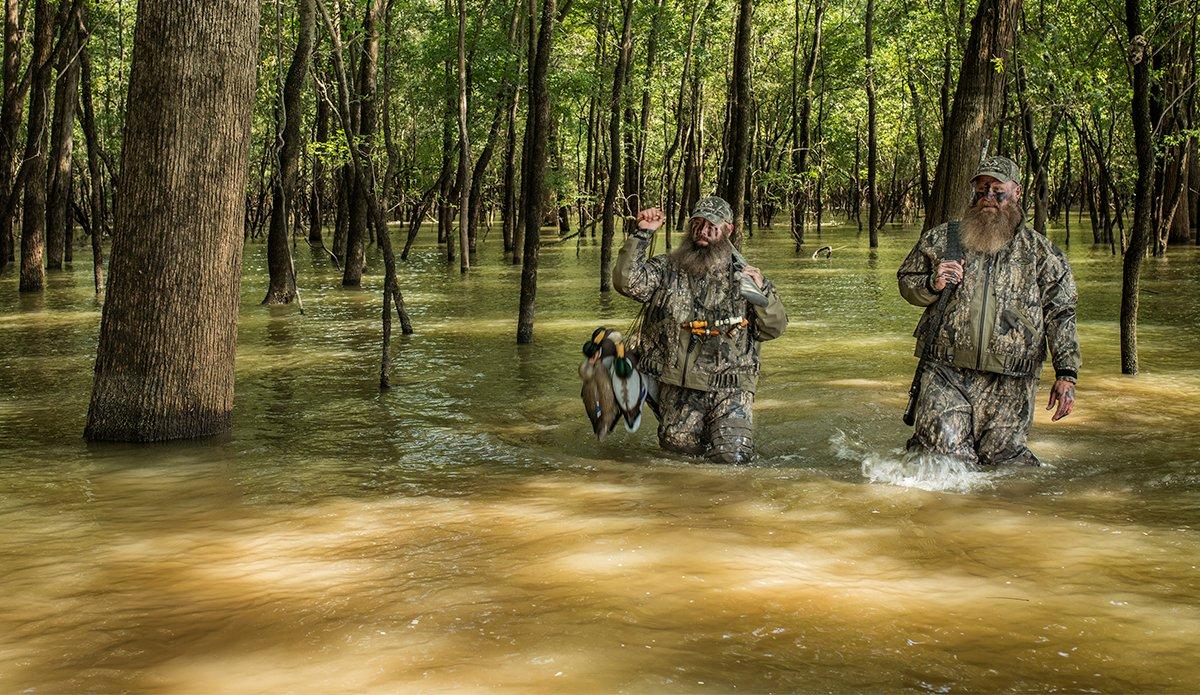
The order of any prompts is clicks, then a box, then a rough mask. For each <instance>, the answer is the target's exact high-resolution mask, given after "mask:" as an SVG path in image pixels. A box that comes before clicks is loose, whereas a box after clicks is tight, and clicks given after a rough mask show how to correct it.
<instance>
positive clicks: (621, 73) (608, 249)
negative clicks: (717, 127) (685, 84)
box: [600, 0, 633, 292]
mask: <svg viewBox="0 0 1200 695" xmlns="http://www.w3.org/2000/svg"><path fill="white" fill-rule="evenodd" d="M621 17H622V20H621V21H622V24H621V45H620V46H618V47H617V65H616V67H615V68H614V69H613V86H612V101H611V103H610V104H609V115H608V148H609V150H608V183H607V186H606V187H605V189H604V209H603V211H602V212H601V213H600V215H601V218H600V224H601V225H602V226H601V230H602V232H601V236H600V291H601V292H608V291H609V290H611V289H612V252H613V237H614V236H615V235H616V230H615V228H614V222H615V220H614V219H613V217H614V216H615V215H616V214H617V192H618V191H620V190H621V173H622V172H621V161H622V160H621V92H622V90H623V89H624V87H625V72H626V71H627V70H628V69H629V56H630V53H631V52H632V43H633V37H632V26H633V0H622V2H621Z"/></svg>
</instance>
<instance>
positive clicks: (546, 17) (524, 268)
mask: <svg viewBox="0 0 1200 695" xmlns="http://www.w3.org/2000/svg"><path fill="white" fill-rule="evenodd" d="M570 1H571V0H567V3H568V5H569V3H570ZM554 14H555V0H542V9H541V15H540V21H539V15H538V8H537V2H536V0H529V41H530V42H531V48H530V55H531V57H532V58H533V60H532V61H531V62H530V64H529V108H528V114H527V115H526V121H525V133H526V142H527V143H528V145H529V147H528V149H527V151H526V157H525V158H524V160H523V162H522V164H523V167H522V168H523V171H522V172H521V188H522V191H521V199H522V200H523V201H524V202H525V206H526V210H525V212H524V220H525V238H524V242H523V243H524V255H523V257H522V261H521V304H520V308H519V310H518V315H517V343H521V344H523V343H531V342H533V317H534V312H535V311H536V308H537V303H536V302H537V271H538V255H539V250H540V249H541V238H540V232H541V226H542V199H543V196H542V189H543V187H544V185H545V171H546V124H547V122H548V121H549V118H550V95H549V93H548V90H547V86H546V74H547V73H548V72H549V70H550V51H551V47H552V46H553V41H554ZM534 41H536V44H533V43H532V42H534Z"/></svg>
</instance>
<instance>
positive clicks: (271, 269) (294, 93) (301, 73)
mask: <svg viewBox="0 0 1200 695" xmlns="http://www.w3.org/2000/svg"><path fill="white" fill-rule="evenodd" d="M316 30H317V13H316V7H315V4H314V0H297V2H296V50H295V52H294V53H292V64H291V65H290V66H289V67H288V72H287V77H286V78H285V79H284V83H283V94H282V95H281V96H280V102H281V103H279V104H276V107H275V109H276V111H275V113H276V128H277V129H278V131H279V133H280V143H279V152H278V157H279V159H278V164H277V167H278V175H276V177H275V186H274V190H273V191H272V192H271V230H270V231H269V232H268V233H267V271H268V273H269V274H270V278H271V280H270V286H269V287H268V288H267V296H266V297H264V298H263V301H262V303H263V304H291V303H292V302H293V301H294V300H295V299H296V266H295V263H294V262H293V260H292V247H291V245H290V244H288V221H289V220H290V219H291V212H292V208H293V203H294V198H295V195H296V172H297V171H298V170H299V167H300V122H301V121H302V120H303V112H302V110H301V109H302V104H301V103H300V98H301V96H303V94H302V93H303V91H304V80H305V78H306V77H307V76H308V63H309V59H310V57H311V56H312V51H313V41H314V39H315V37H316ZM318 234H319V231H318Z"/></svg>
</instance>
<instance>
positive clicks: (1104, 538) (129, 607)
mask: <svg viewBox="0 0 1200 695" xmlns="http://www.w3.org/2000/svg"><path fill="white" fill-rule="evenodd" d="M494 236H495V235H493V237H494ZM912 239H913V232H912V231H901V230H893V231H889V232H888V233H886V234H885V235H884V238H883V246H882V248H881V249H880V250H879V252H878V255H877V256H875V257H874V258H872V257H871V255H869V254H868V252H867V249H866V248H865V247H866V240H865V238H862V239H860V238H859V237H857V236H856V235H855V233H854V231H853V230H847V229H826V230H824V232H823V239H822V243H824V244H831V245H833V246H834V247H835V248H836V249H838V250H837V251H836V252H835V254H834V257H833V258H832V259H829V260H812V258H811V252H812V249H807V250H806V251H805V252H802V253H801V254H799V255H793V254H792V253H791V244H790V242H789V241H788V238H787V235H786V233H784V232H783V231H768V232H767V234H766V236H765V237H764V236H762V235H761V234H760V236H759V237H758V238H755V239H753V240H751V241H750V242H749V244H748V255H749V257H750V258H751V260H752V262H755V263H756V264H757V265H760V266H761V267H763V268H764V270H765V272H766V273H767V274H768V275H770V276H771V277H772V278H774V279H775V280H776V282H777V284H778V285H779V286H780V288H781V292H782V294H783V296H784V298H785V302H786V303H787V305H788V308H789V313H790V315H791V317H792V325H791V328H790V329H789V332H788V333H787V334H786V335H785V336H784V337H783V338H781V339H780V340H778V341H775V342H773V343H769V344H767V345H766V346H765V347H764V350H763V352H764V376H763V379H762V385H761V388H760V392H759V394H758V406H757V413H756V422H757V427H758V438H759V442H760V449H761V452H762V455H763V456H762V459H761V460H760V461H759V462H758V463H757V464H756V465H754V466H750V467H745V468H723V467H719V466H713V465H709V464H706V463H699V462H694V461H689V460H686V459H682V458H678V457H672V456H667V455H664V454H662V453H661V452H659V450H658V449H657V447H656V445H655V439H654V432H653V427H643V428H642V430H641V431H639V432H638V433H636V434H633V435H630V434H628V433H625V432H623V431H621V432H619V433H617V434H615V435H614V436H612V437H610V438H608V439H607V440H606V441H605V442H604V443H603V444H597V443H595V441H594V438H593V437H592V436H591V430H590V426H589V425H588V422H587V420H586V418H584V417H583V413H582V412H580V411H581V407H580V404H579V401H578V396H577V394H578V377H577V376H576V367H577V366H578V360H579V359H580V356H579V355H578V349H579V348H578V345H579V344H580V343H581V342H582V340H583V338H585V337H586V336H587V335H588V334H590V331H591V329H592V328H593V327H595V326H596V325H599V324H601V323H604V324H607V325H611V326H623V325H625V324H626V323H627V322H628V321H629V320H630V319H631V318H632V315H633V313H634V308H635V307H634V306H633V305H632V303H630V302H628V301H626V300H624V299H622V298H619V297H615V298H608V299H604V298H600V297H599V296H597V293H596V292H595V290H594V288H595V284H596V283H595V281H594V280H595V274H596V272H597V271H596V268H597V266H598V255H599V253H598V249H597V248H596V247H595V246H593V245H592V244H591V242H590V240H589V241H588V242H585V245H584V246H583V247H582V250H581V252H580V254H579V255H578V257H577V256H576V253H575V248H574V244H573V243H571V244H565V245H549V246H546V247H545V248H544V249H543V251H542V259H543V269H542V272H541V273H540V284H541V286H540V288H539V290H540V291H539V296H538V301H539V307H538V310H539V313H538V323H537V329H536V331H537V336H536V342H535V343H534V344H533V345H529V346H523V347H521V348H517V347H516V346H515V345H514V344H513V339H512V338H513V334H514V323H515V315H516V306H517V281H518V276H519V270H518V269H515V268H513V267H512V266H510V265H507V264H505V263H503V262H502V261H501V259H500V258H499V251H498V249H497V242H496V239H493V240H492V241H490V242H488V243H486V244H484V245H483V246H482V247H481V248H482V252H483V253H482V254H481V256H480V258H479V265H478V266H477V267H476V268H474V269H473V270H472V272H471V274H470V275H469V276H468V277H466V278H462V277H460V275H459V273H458V270H457V268H454V267H448V266H446V265H445V264H444V262H443V261H442V260H441V258H440V256H439V254H438V253H437V250H436V249H435V248H433V247H431V246H425V247H421V248H419V250H418V251H417V253H415V254H414V257H413V260H412V261H411V262H410V263H409V264H407V265H406V266H404V271H403V278H402V280H403V290H404V292H405V297H406V299H407V300H408V301H409V303H410V311H411V313H412V315H413V321H414V324H415V326H416V328H417V334H416V335H414V336H411V337H404V338H399V339H398V340H397V341H396V344H397V353H396V360H395V365H396V371H395V375H394V380H393V383H394V384H396V387H395V388H393V389H392V391H391V392H389V393H387V394H380V393H379V392H378V391H377V390H376V388H375V384H376V375H377V372H376V370H377V359H378V355H377V349H378V344H379V326H378V302H379V297H378V289H379V287H378V285H379V283H380V282H381V276H380V274H379V272H378V271H379V269H378V268H373V270H374V271H375V272H374V273H373V274H370V275H368V277H367V278H365V280H364V281H365V282H366V283H367V286H368V289H367V290H364V291H356V290H345V289H342V288H341V287H340V286H339V280H340V274H338V273H337V271H336V270H335V269H332V268H328V267H326V266H325V265H323V263H324V261H323V260H322V259H320V258H319V257H318V258H317V260H315V261H313V263H314V264H315V265H314V266H311V267H305V268H301V269H300V271H301V272H300V275H301V282H302V286H301V291H302V293H303V296H304V299H305V308H306V314H305V315H303V316H301V315H299V314H298V313H296V312H295V311H294V310H291V309H287V308H284V309H277V308H273V309H268V308H265V307H260V306H259V305H258V300H259V299H260V298H261V296H262V293H263V290H264V287H265V271H264V266H265V262H264V257H265V253H264V249H263V248H262V247H259V246H253V247H250V248H248V250H247V257H246V267H247V274H246V280H245V283H244V286H243V303H242V314H241V319H240V328H239V349H238V363H237V369H238V386H237V389H238V391H237V406H236V407H237V412H236V415H235V429H234V432H233V433H232V434H231V435H230V436H228V437H225V438H222V439H219V440H215V441H204V442H182V443H173V444H163V445H155V446H127V445H104V446H88V445H85V444H84V443H83V442H82V440H81V439H80V438H79V435H80V433H81V432H82V429H83V420H84V415H85V412H86V406H87V399H88V395H89V389H90V385H91V366H92V361H93V359H94V354H95V341H96V334H97V329H98V324H99V314H98V305H97V304H96V302H95V300H94V298H93V297H92V296H91V292H90V284H91V274H90V269H89V268H87V267H86V266H85V265H84V264H82V263H76V268H75V271H74V273H73V274H66V273H51V274H50V275H49V276H48V283H49V289H48V291H47V293H46V295H45V296H44V297H18V296H17V293H16V291H15V290H16V277H15V274H14V273H13V272H12V271H11V270H10V271H6V273H5V274H4V275H3V276H0V452H2V453H3V457H0V690H3V691H5V692H9V691H14V692H16V691H22V690H24V689H27V688H32V689H34V692H63V691H67V692H77V691H82V690H86V691H120V690H132V691H148V690H154V691H161V692H198V691H205V692H209V691H237V692H280V691H321V692H326V691H379V692H397V691H404V690H414V689H418V690H423V691H434V690H437V691H440V690H444V689H445V690H460V691H479V690H486V689H506V690H521V691H524V690H530V691H546V692H559V691H562V690H584V691H603V692H607V691H614V690H621V691H632V692H658V691H662V690H687V691H692V690H705V689H711V690H716V691H719V692H726V691H732V690H735V689H736V690H739V691H749V692H770V691H796V690H802V691H835V692H859V691H864V690H880V689H889V690H892V689H907V690H918V691H933V692H963V691H967V692H971V691H979V690H995V689H1014V690H1021V691H1049V690H1067V691H1100V692H1129V691H1143V692H1162V691H1170V692H1190V691H1196V690H1197V689H1200V666H1198V665H1197V661H1196V659H1195V653H1196V651H1197V648H1198V647H1200V577H1198V574H1197V566H1198V565H1200V538H1198V537H1197V531H1196V526H1197V522H1198V521H1200V466H1198V461H1197V458H1198V457H1197V453H1196V452H1197V450H1200V431H1198V430H1197V428H1196V427H1195V422H1196V421H1197V420H1198V419H1200V402H1198V400H1197V399H1196V397H1195V393H1196V392H1197V388H1198V387H1200V371H1198V369H1200V368H1198V367H1197V366H1196V360H1195V359H1194V356H1195V355H1196V354H1197V351H1198V350H1200V331H1197V327H1198V326H1200V320H1198V312H1200V309H1198V308H1197V306H1198V305H1197V303H1196V302H1194V301H1191V298H1194V297H1195V296H1196V294H1197V290H1198V289H1200V264H1197V263H1196V261H1197V260H1198V258H1200V254H1197V253H1196V252H1194V251H1190V250H1188V251H1176V252H1174V253H1173V256H1172V257H1171V258H1170V259H1168V260H1166V261H1151V262H1150V263H1149V264H1148V266H1147V269H1146V286H1147V289H1148V290H1149V292H1148V293H1147V294H1146V296H1145V297H1144V298H1143V307H1142V311H1143V326H1142V328H1141V330H1140V337H1141V340H1142V341H1143V345H1142V361H1143V364H1144V366H1145V368H1146V369H1147V370H1148V371H1147V372H1146V373H1144V374H1143V375H1141V376H1139V377H1137V378H1136V379H1130V378H1125V377H1121V376H1119V375H1118V374H1117V371H1118V364H1119V362H1118V353H1117V345H1118V343H1117V328H1116V325H1115V322H1114V321H1113V320H1112V318H1113V317H1115V316H1116V315H1117V307H1118V305H1119V299H1120V298H1119V294H1118V293H1119V278H1120V267H1119V261H1117V260H1115V259H1113V258H1112V257H1111V256H1109V255H1108V253H1107V251H1106V250H1093V249H1091V248H1089V247H1081V246H1074V247H1072V248H1071V249H1070V251H1069V255H1070V257H1071V260H1072V263H1073V264H1074V267H1075V269H1076V272H1077V274H1078V276H1079V279H1080V286H1081V303H1082V304H1081V316H1080V331H1081V338H1082V341H1083V344H1084V361H1085V368H1084V371H1083V374H1082V375H1081V383H1080V387H1079V397H1080V405H1079V410H1077V412H1076V413H1075V414H1074V415H1072V416H1071V417H1070V418H1069V419H1067V420H1066V421H1063V422H1061V423H1055V424H1051V423H1049V420H1048V416H1047V414H1045V413H1042V412H1039V413H1038V416H1037V421H1036V424H1035V429H1034V433H1033V437H1032V441H1031V446H1032V448H1033V449H1034V450H1035V451H1036V452H1037V453H1038V455H1039V456H1040V457H1041V458H1042V459H1043V461H1046V462H1047V463H1049V464H1050V465H1047V466H1044V467H1042V468H1037V469H1032V468H1029V469H1026V468H1021V469H1008V470H1005V471H1002V472H998V473H997V472H981V471H979V470H955V469H950V468H946V467H941V468H938V467H935V466H934V465H932V464H920V463H918V462H906V461H904V460H903V459H902V458H901V457H900V455H899V447H901V446H902V445H903V442H904V440H905V439H906V438H907V436H908V430H907V429H906V428H904V426H903V425H902V424H901V422H900V414H901V412H902V410H903V407H904V402H905V398H906V393H907V386H908V383H909V380H910V379H911V375H912V369H913V368H914V367H915V359H913V358H912V357H911V356H910V355H911V350H912V339H911V337H910V334H911V331H912V328H913V325H914V324H915V321H916V317H917V312H916V310H915V309H913V308H912V307H908V306H907V305H905V304H904V303H903V301H902V300H900V298H899V297H898V296H897V295H896V293H895V291H894V290H893V287H894V279H893V273H894V269H895V267H896V265H898V263H899V261H900V259H901V257H902V256H903V254H904V253H905V252H906V251H907V249H908V247H909V246H910V245H911V243H912ZM81 255H86V254H81ZM304 258H305V259H306V261H307V256H304ZM1045 384H1046V385H1048V379H1047V380H1046V382H1045ZM1045 393H1046V391H1045V388H1043V390H1042V392H1041V394H1042V396H1041V397H1044V396H1045Z"/></svg>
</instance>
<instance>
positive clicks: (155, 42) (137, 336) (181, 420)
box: [84, 0, 260, 441]
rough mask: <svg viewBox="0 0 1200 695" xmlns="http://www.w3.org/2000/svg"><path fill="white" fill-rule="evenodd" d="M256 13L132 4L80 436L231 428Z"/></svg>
mask: <svg viewBox="0 0 1200 695" xmlns="http://www.w3.org/2000/svg"><path fill="white" fill-rule="evenodd" d="M259 19H260V18H259V5H258V2H257V1H256V0H141V2H139V4H138V15H137V29H136V33H135V38H134V55H133V64H132V71H131V75H130V81H129V96H128V106H127V107H126V120H125V138H124V151H123V153H122V157H121V184H120V191H121V205H120V206H119V207H118V208H117V218H116V225H115V227H114V230H113V257H112V269H111V272H112V276H111V277H110V279H109V290H108V296H107V298H106V301H105V303H104V311H103V317H102V319H101V324H100V343H99V348H98V350H97V355H96V369H95V374H96V377H95V384H94V386H93V389H92V398H91V404H90V406H89V408H88V422H87V428H86V430H85V431H84V436H85V437H86V438H87V439H89V440H116V441H158V440H165V439H177V438H184V437H200V436H206V435H211V434H216V433H218V432H221V431H223V430H226V429H228V428H229V426H230V424H231V420H232V413H233V380H234V369H233V366H234V351H235V347H236V343H237V314H238V289H239V286H240V282H241V265H242V264H241V251H242V219H243V214H244V207H243V206H244V201H245V199H244V193H245V188H246V170H247V165H248V163H249V162H248V158H249V152H250V122H251V111H252V109H253V106H254V92H255V69H256V68H257V66H258V33H259V32H258V23H259Z"/></svg>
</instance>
